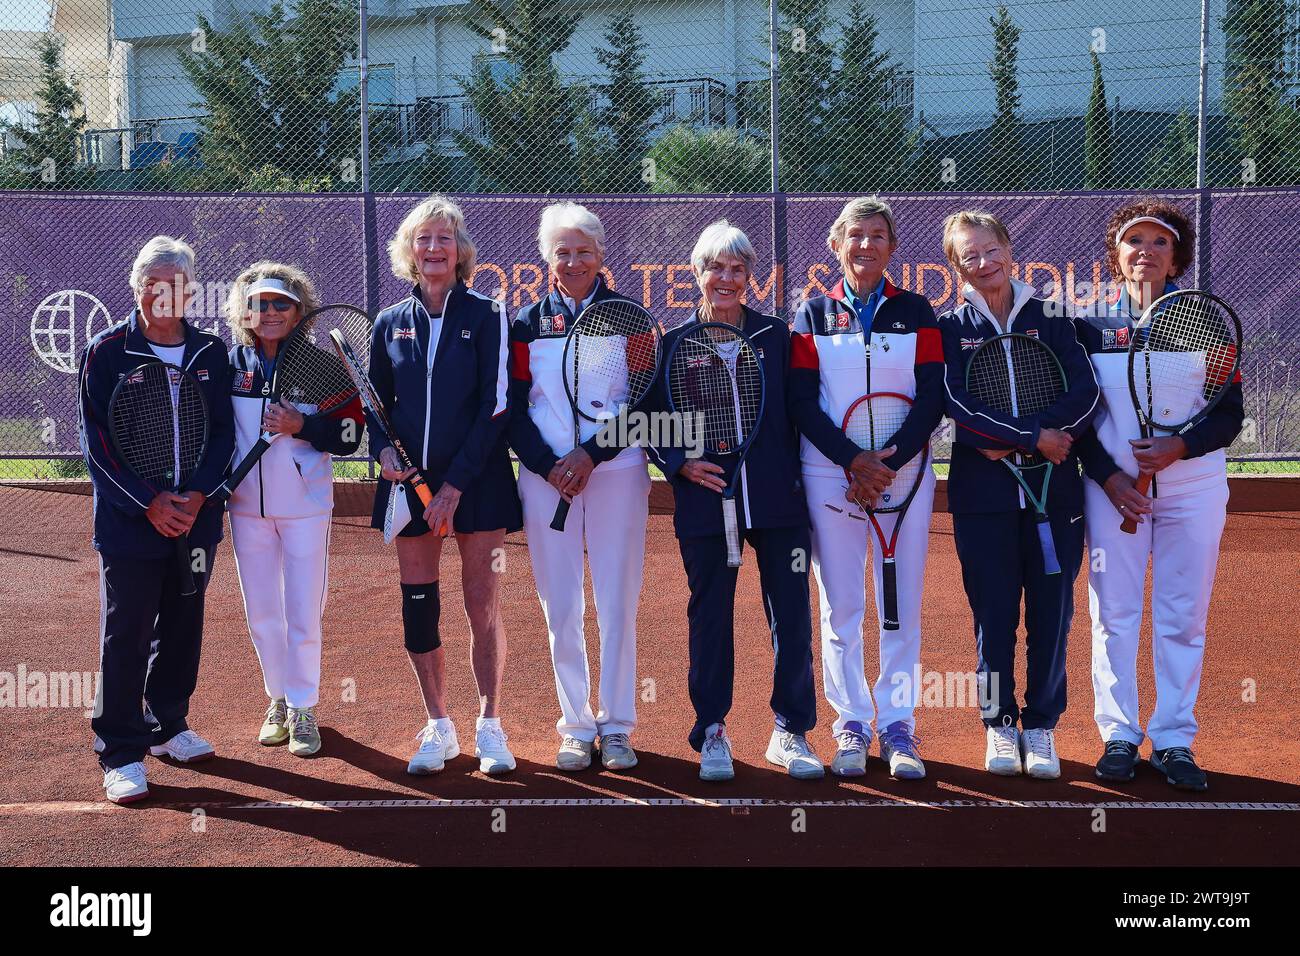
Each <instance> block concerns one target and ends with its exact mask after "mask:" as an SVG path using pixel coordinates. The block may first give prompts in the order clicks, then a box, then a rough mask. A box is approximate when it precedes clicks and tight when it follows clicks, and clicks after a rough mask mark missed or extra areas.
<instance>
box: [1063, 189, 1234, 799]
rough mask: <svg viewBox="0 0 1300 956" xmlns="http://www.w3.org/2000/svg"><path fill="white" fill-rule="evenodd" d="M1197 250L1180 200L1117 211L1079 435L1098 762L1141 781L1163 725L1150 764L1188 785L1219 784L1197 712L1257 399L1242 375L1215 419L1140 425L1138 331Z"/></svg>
mask: <svg viewBox="0 0 1300 956" xmlns="http://www.w3.org/2000/svg"><path fill="white" fill-rule="evenodd" d="M1195 249H1196V233H1195V230H1194V228H1193V226H1192V222H1191V220H1190V219H1189V218H1188V217H1187V215H1186V214H1185V213H1183V211H1182V210H1181V209H1179V208H1178V207H1177V206H1174V205H1173V204H1171V203H1168V202H1163V201H1159V200H1150V199H1144V200H1139V201H1137V202H1134V203H1130V204H1128V205H1127V206H1124V207H1123V208H1121V209H1118V210H1116V211H1115V213H1114V214H1113V215H1112V216H1111V218H1110V222H1109V224H1108V225H1107V227H1106V255H1107V258H1108V259H1109V264H1110V270H1111V274H1112V275H1113V276H1114V278H1115V281H1116V282H1118V283H1120V287H1119V289H1118V290H1117V292H1116V294H1115V295H1114V296H1112V297H1111V298H1110V299H1109V301H1104V302H1103V303H1102V307H1101V308H1100V309H1097V310H1094V313H1093V314H1090V315H1088V316H1086V317H1081V318H1079V319H1078V320H1077V321H1076V325H1077V327H1078V330H1079V338H1080V340H1081V341H1082V342H1083V343H1084V345H1085V346H1086V348H1087V349H1088V354H1089V356H1090V357H1091V359H1092V364H1093V368H1095V369H1096V371H1097V379H1098V380H1099V381H1100V383H1101V394H1102V403H1101V410H1100V411H1099V412H1098V414H1097V420H1096V422H1095V423H1094V430H1093V431H1091V432H1089V433H1088V434H1087V435H1086V436H1084V437H1083V438H1082V439H1080V441H1079V443H1078V447H1079V458H1080V460H1081V461H1082V462H1083V467H1084V474H1085V476H1086V477H1087V480H1086V481H1085V482H1084V500H1085V505H1086V508H1087V519H1086V523H1087V526H1088V547H1089V549H1090V551H1091V552H1093V553H1097V552H1098V551H1100V552H1101V553H1104V554H1105V556H1106V562H1105V565H1104V570H1103V566H1102V565H1100V564H1098V565H1096V566H1094V567H1091V568H1090V570H1089V576H1088V605H1089V609H1090V610H1091V612H1092V689H1093V695H1094V700H1095V707H1094V718H1095V720H1096V722H1097V730H1098V731H1099V732H1100V734H1101V738H1102V741H1103V744H1104V752H1103V753H1102V755H1101V758H1100V759H1099V760H1098V761H1097V767H1096V773H1097V776H1098V777H1100V778H1101V779H1102V780H1108V781H1112V782H1124V781H1128V780H1132V779H1133V777H1134V776H1135V774H1136V770H1137V766H1138V763H1139V757H1138V746H1139V745H1140V744H1141V743H1142V741H1143V738H1144V737H1150V738H1151V766H1152V767H1154V768H1155V769H1156V770H1158V771H1159V772H1161V773H1162V774H1164V776H1165V779H1166V780H1167V781H1168V782H1169V783H1170V784H1171V785H1173V786H1175V787H1177V788H1179V789H1181V790H1205V789H1208V787H1209V781H1208V779H1207V777H1206V775H1205V771H1204V770H1202V769H1201V768H1200V767H1199V766H1197V764H1196V758H1195V757H1194V756H1193V754H1192V743H1193V741H1194V740H1195V738H1196V731H1197V722H1196V715H1195V712H1194V711H1195V707H1196V697H1197V693H1198V692H1199V690H1200V686H1201V660H1202V657H1203V656H1204V654H1205V629H1206V618H1207V616H1208V615H1209V610H1210V595H1211V593H1212V591H1213V590H1214V574H1215V570H1216V568H1217V566H1218V560H1219V538H1220V537H1221V536H1222V534H1223V526H1224V522H1225V521H1226V520H1227V506H1228V480H1227V465H1226V453H1225V449H1226V448H1227V447H1228V446H1229V445H1231V444H1232V442H1233V440H1234V439H1235V438H1236V437H1237V433H1238V432H1240V431H1241V426H1242V423H1243V422H1244V420H1245V411H1244V408H1243V404H1242V392H1241V377H1240V375H1238V377H1237V380H1236V381H1235V382H1233V383H1232V384H1231V385H1230V386H1229V388H1228V391H1227V392H1226V393H1225V394H1224V396H1223V399H1222V400H1221V401H1220V402H1219V404H1218V405H1216V406H1215V408H1214V410H1213V411H1212V412H1211V413H1210V414H1209V416H1208V417H1207V418H1206V419H1205V421H1203V422H1201V423H1200V424H1199V425H1197V426H1195V427H1193V428H1191V429H1189V430H1188V431H1187V432H1186V433H1185V434H1183V435H1160V434H1157V436H1156V437H1154V438H1141V437H1139V436H1141V434H1142V432H1141V429H1140V427H1139V424H1138V420H1137V413H1136V412H1135V411H1134V410H1133V403H1132V400H1131V398H1130V396H1129V387H1128V338H1129V335H1130V334H1131V332H1132V329H1133V323H1134V321H1135V320H1136V319H1137V318H1139V317H1140V316H1141V315H1142V312H1143V311H1144V310H1145V309H1146V307H1147V306H1149V305H1150V304H1151V303H1152V302H1154V301H1155V300H1156V299H1158V298H1159V297H1160V296H1162V295H1164V294H1165V293H1167V292H1172V291H1174V288H1175V286H1174V285H1173V281H1174V280H1175V279H1178V278H1179V277H1181V276H1182V274H1183V272H1184V271H1185V270H1186V269H1187V267H1188V266H1189V265H1191V263H1192V257H1193V255H1194V253H1195ZM1156 400H1157V402H1159V401H1160V397H1159V396H1158V395H1157V397H1156ZM1139 474H1149V475H1152V476H1154V477H1153V479H1152V483H1151V495H1150V497H1148V496H1146V495H1143V494H1142V493H1141V492H1139V491H1138V490H1137V488H1136V487H1135V486H1134V481H1135V479H1136V478H1137V477H1138V475H1139ZM1129 517H1132V518H1134V519H1135V520H1136V521H1137V533H1136V534H1125V533H1124V532H1122V531H1121V530H1120V528H1119V526H1120V524H1121V523H1122V522H1123V521H1124V519H1126V518H1129ZM1148 564H1150V565H1151V582H1152V584H1151V619H1152V622H1151V623H1152V637H1151V644H1152V657H1153V658H1154V661H1155V685H1156V694H1155V703H1154V706H1153V707H1152V709H1151V714H1150V719H1149V721H1148V723H1147V726H1146V729H1145V730H1144V729H1143V727H1142V720H1141V716H1140V713H1139V709H1138V682H1137V655H1138V643H1139V640H1140V636H1141V631H1142V617H1143V614H1144V611H1145V602H1146V576H1147V565H1148Z"/></svg>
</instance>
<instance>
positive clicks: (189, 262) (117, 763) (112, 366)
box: [78, 236, 235, 803]
mask: <svg viewBox="0 0 1300 956" xmlns="http://www.w3.org/2000/svg"><path fill="white" fill-rule="evenodd" d="M130 283H131V291H132V292H133V293H134V297H135V308H134V309H132V311H131V314H130V315H129V316H127V318H126V320H125V321H122V322H119V323H117V324H116V325H113V326H111V327H110V328H108V329H105V330H104V331H103V332H101V333H100V334H99V335H97V336H95V337H94V339H92V340H91V342H90V345H89V346H88V347H87V349H86V354H85V355H84V356H83V357H82V360H81V368H80V370H79V374H78V382H79V387H80V397H81V423H80V424H81V450H82V454H84V455H85V457H86V464H87V467H88V469H89V471H90V480H91V483H92V484H93V485H94V486H95V536H94V546H95V550H96V551H98V552H99V564H100V569H99V570H100V596H101V601H100V607H101V614H102V617H101V621H100V659H99V660H100V674H101V680H100V686H99V694H98V698H97V701H96V712H95V716H94V718H93V719H92V720H91V722H90V725H91V727H92V728H93V729H94V731H95V750H96V752H97V753H98V755H99V763H100V768H101V769H102V770H103V771H104V792H105V796H106V797H107V798H108V799H109V800H110V801H112V802H114V803H131V802H133V801H136V800H143V799H144V798H146V797H148V796H149V784H148V780H147V778H146V773H145V766H144V757H145V754H146V753H151V754H153V755H154V756H155V757H169V758H170V759H172V760H175V761H177V762H179V763H192V762H194V761H198V760H205V759H207V758H209V757H211V756H212V755H213V753H214V751H213V747H212V745H211V744H210V743H208V742H207V741H206V740H204V739H203V738H202V737H200V736H199V735H198V734H197V733H195V732H194V731H193V730H191V729H190V727H189V723H188V721H187V717H188V715H189V707H190V696H191V695H192V694H193V693H194V688H195V685H196V684H197V681H198V675H199V655H200V652H201V649H202V644H203V609H204V594H205V592H206V590H207V586H208V581H209V580H211V576H212V562H213V560H214V559H215V557H216V550H217V544H218V543H219V542H220V541H221V534H222V517H221V515H222V509H221V508H219V507H209V508H205V507H203V505H204V502H205V501H206V500H207V497H208V496H209V495H211V494H212V493H213V492H214V491H216V490H217V488H218V487H219V486H220V485H221V482H222V479H223V478H224V476H225V471H226V468H227V467H229V465H230V459H231V455H232V453H233V451H234V445H235V430H234V424H233V422H232V420H231V413H230V364H229V362H228V361H227V360H226V347H225V344H224V343H223V342H222V341H221V339H220V338H218V337H217V336H215V335H212V334H210V333H208V332H201V331H199V330H198V329H197V328H195V327H194V326H192V325H190V324H189V323H188V322H187V321H186V319H185V313H186V309H187V307H188V305H189V303H190V301H191V300H192V299H193V297H194V293H195V289H196V285H195V281H194V250H193V249H191V248H190V246H189V245H188V244H187V243H186V242H184V241H183V240H180V239H176V238H173V237H172V236H155V237H154V238H153V239H150V240H149V241H148V242H147V243H146V244H145V246H144V248H143V249H141V250H140V254H139V255H138V256H136V260H135V263H134V264H133V265H132V266H131V276H130ZM158 362H166V363H168V364H171V365H175V366H177V367H179V368H183V369H185V370H186V371H188V372H189V373H190V374H191V375H193V376H194V379H195V380H196V381H197V383H198V386H199V388H200V389H201V390H202V391H203V394H204V397H205V398H206V399H207V406H208V418H209V424H208V428H209V431H208V446H207V450H206V453H205V455H204V458H203V460H202V461H201V462H200V463H199V465H198V467H197V469H196V470H195V472H194V474H193V476H192V477H191V478H190V480H189V482H188V483H187V485H186V487H185V488H184V489H183V490H182V491H181V492H180V493H179V494H173V493H172V491H171V489H170V488H157V487H154V486H153V485H152V484H150V483H149V482H146V481H144V480H143V479H140V478H137V477H136V476H135V475H133V474H132V473H131V472H130V471H129V470H128V469H127V468H126V466H125V465H124V463H123V462H121V461H119V460H118V456H117V453H116V452H115V451H114V444H113V441H112V438H111V428H110V423H109V414H108V406H109V402H110V401H111V399H112V395H113V390H114V388H115V387H116V386H117V383H118V381H119V380H120V379H121V378H122V377H123V376H125V375H127V374H129V373H130V372H132V371H133V370H134V369H136V368H137V367H138V366H140V365H144V364H153V363H158ZM183 534H188V535H189V546H190V554H191V567H192V569H193V571H194V583H195V586H196V587H197V591H196V593H194V594H192V595H189V596H183V595H182V594H181V581H180V577H181V575H180V572H179V570H178V569H177V562H176V549H175V542H174V540H173V539H174V538H177V537H179V536H180V535H183Z"/></svg>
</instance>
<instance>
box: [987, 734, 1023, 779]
mask: <svg viewBox="0 0 1300 956" xmlns="http://www.w3.org/2000/svg"><path fill="white" fill-rule="evenodd" d="M985 738H986V741H987V743H986V745H985V747H984V769H985V770H987V771H988V772H989V773H995V774H997V775H998V776H999V777H1016V776H1019V775H1020V774H1021V773H1022V772H1023V769H1024V768H1023V767H1022V766H1021V764H1020V731H1019V730H1018V729H1017V728H1015V727H1007V726H1001V727H989V728H988V730H987V731H986V732H985Z"/></svg>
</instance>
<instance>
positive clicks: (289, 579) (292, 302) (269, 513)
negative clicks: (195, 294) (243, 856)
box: [227, 262, 364, 757]
mask: <svg viewBox="0 0 1300 956" xmlns="http://www.w3.org/2000/svg"><path fill="white" fill-rule="evenodd" d="M317 304H318V299H317V296H316V292H315V289H314V288H313V287H312V284H311V281H310V280H309V279H308V278H307V276H306V275H305V274H304V273H303V272H302V270H300V269H298V268H296V267H294V266H291V265H286V264H283V263H275V262H259V263H256V264H254V265H252V266H250V267H249V268H247V269H245V270H244V271H243V272H242V273H241V274H240V275H239V277H238V278H237V279H236V280H235V285H234V288H233V289H232V290H231V294H230V298H229V300H228V304H227V318H228V321H229V325H230V328H231V332H232V334H233V336H234V339H235V345H234V347H233V348H232V349H231V352H230V362H231V369H232V386H231V403H232V405H233V406H234V412H235V440H236V449H235V461H237V462H238V461H241V460H242V459H243V457H244V456H245V455H246V454H247V453H248V451H249V449H251V448H252V447H253V445H254V444H255V443H256V442H257V439H258V437H259V435H260V434H261V432H262V430H263V428H266V429H269V430H270V431H273V432H277V433H279V437H278V438H277V439H276V440H275V441H273V442H272V443H271V446H270V448H268V449H267V451H266V453H265V454H263V455H262V457H261V459H260V460H259V461H258V463H257V465H256V466H255V467H254V468H253V470H252V471H251V472H249V474H248V476H247V477H246V478H245V479H244V480H243V481H242V482H241V483H240V484H239V486H238V487H237V488H236V489H235V491H234V493H233V494H232V495H231V498H230V505H229V512H230V532H231V539H232V542H233V546H234V551H235V563H236V565H237V566H238V570H239V584H240V588H241V590H242V591H243V594H244V612H245V614H246V615H247V617H248V630H249V633H250V635H251V636H252V639H253V647H254V648H256V650H257V658H258V661H259V662H260V663H261V665H262V679H263V683H264V685H265V689H266V695H267V697H269V698H270V705H269V706H268V707H267V710H266V716H265V717H264V719H263V723H262V728H261V730H260V732H259V734H258V741H259V742H260V743H262V744H264V745H267V746H273V745H276V744H282V743H284V742H285V741H286V740H287V741H288V742H289V752H290V753H292V754H294V755H295V756H300V757H308V756H311V755H312V754H314V753H316V752H317V751H318V750H320V746H321V741H320V730H319V727H318V725H317V720H316V706H317V704H318V703H319V701H320V667H321V615H322V614H323V613H324V610H325V593H326V589H327V579H328V574H329V539H330V518H331V515H332V513H333V510H334V499H333V494H334V491H333V481H334V479H333V463H332V455H336V454H350V453H352V452H354V451H355V450H356V449H357V446H358V445H359V444H360V442H361V433H362V430H363V428H364V424H363V418H362V414H361V409H360V405H359V403H357V402H353V403H352V404H351V405H349V406H346V407H344V408H342V409H338V410H335V411H333V412H329V413H318V412H316V410H315V408H314V407H313V406H306V405H292V404H290V403H288V402H287V401H285V400H283V399H282V400H281V401H280V402H279V403H276V404H272V403H271V402H270V400H269V398H267V394H269V391H270V390H269V388H265V386H267V385H268V383H269V382H270V381H271V379H272V377H273V375H274V374H275V362H276V359H277V356H278V353H279V348H280V345H281V343H283V341H284V339H285V338H286V337H287V336H288V335H289V333H290V332H292V331H293V328H294V326H296V325H297V323H298V322H300V321H301V320H302V318H303V317H304V316H305V315H306V314H308V313H309V312H311V311H312V309H314V308H315V307H316V306H317Z"/></svg>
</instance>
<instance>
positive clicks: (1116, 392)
mask: <svg viewBox="0 0 1300 956" xmlns="http://www.w3.org/2000/svg"><path fill="white" fill-rule="evenodd" d="M1175 289H1176V287H1175V286H1174V285H1173V284H1172V283H1171V284H1169V285H1167V286H1165V290H1164V291H1165V293H1169V292H1173V291H1175ZM1133 311H1134V310H1133V304H1132V301H1131V299H1130V298H1129V294H1128V290H1127V289H1126V288H1122V289H1121V290H1120V292H1119V293H1118V294H1117V295H1116V296H1115V297H1114V298H1113V299H1111V301H1110V302H1108V303H1107V306H1106V309H1105V311H1104V312H1103V313H1102V314H1099V315H1089V316H1085V317H1080V318H1077V319H1075V323H1074V324H1075V328H1076V329H1077V331H1078V335H1079V341H1080V342H1082V343H1083V347H1084V348H1085V349H1086V350H1087V352H1088V358H1089V359H1090V360H1091V362H1092V367H1093V370H1094V371H1095V372H1096V374H1097V381H1098V383H1099V384H1100V386H1101V407H1100V408H1099V409H1098V411H1097V417H1096V418H1095V419H1094V421H1093V428H1092V431H1090V432H1088V433H1087V434H1086V435H1084V436H1082V437H1081V438H1080V439H1079V441H1077V442H1076V443H1075V450H1076V451H1077V452H1078V453H1079V460H1080V461H1081V462H1083V470H1084V474H1086V475H1087V476H1088V477H1089V478H1090V479H1091V480H1093V481H1095V482H1097V484H1105V483H1106V479H1107V478H1109V477H1110V476H1111V475H1113V474H1114V473H1115V472H1116V471H1120V470H1123V471H1124V472H1125V473H1126V474H1128V476H1129V477H1130V478H1136V477H1137V474H1138V467H1137V460H1136V459H1135V458H1134V457H1133V446H1131V445H1130V444H1129V439H1130V438H1140V437H1141V435H1142V426H1141V424H1140V423H1139V422H1138V417H1137V411H1136V410H1135V409H1134V408H1133V399H1132V395H1131V394H1130V391H1129V384H1128V347H1129V336H1130V334H1131V333H1132V330H1133V323H1134V320H1135V318H1137V317H1136V316H1135V315H1134V314H1133ZM1155 398H1156V401H1157V402H1160V398H1161V396H1160V393H1159V391H1157V392H1156V395H1155ZM1168 401H1169V402H1170V403H1173V402H1183V401H1185V399H1184V398H1182V397H1180V396H1176V395H1175V396H1169V398H1168ZM1245 417H1246V412H1245V404H1244V398H1243V396H1242V388H1241V373H1240V372H1238V373H1237V375H1236V378H1234V380H1233V382H1232V384H1231V385H1229V386H1228V390H1227V391H1226V392H1225V393H1224V395H1223V398H1222V399H1220V401H1219V404H1217V405H1216V406H1214V410H1213V411H1211V412H1210V414H1209V415H1208V416H1207V417H1206V419H1205V421H1203V422H1201V423H1200V424H1198V425H1194V426H1193V427H1192V428H1189V429H1188V430H1187V432H1186V433H1185V434H1184V435H1183V436H1182V438H1183V441H1185V442H1186V443H1187V454H1186V455H1184V456H1183V458H1182V460H1181V461H1176V462H1174V463H1173V464H1171V465H1170V466H1169V467H1168V468H1166V469H1164V470H1163V471H1161V472H1160V473H1159V474H1158V475H1156V476H1155V479H1154V480H1153V481H1152V484H1151V492H1150V493H1151V495H1153V496H1158V497H1170V496H1172V495H1181V494H1188V493H1191V492H1194V491H1200V490H1202V489H1203V488H1206V487H1213V486H1216V485H1220V486H1221V485H1222V484H1223V483H1224V482H1225V481H1227V457H1226V451H1225V449H1227V447H1228V446H1229V445H1231V444H1232V443H1233V441H1235V440H1236V438H1237V435H1238V433H1239V432H1240V431H1241V426H1242V424H1243V423H1244V422H1245ZM1155 434H1156V435H1157V436H1160V435H1164V434H1166V433H1165V432H1161V431H1156V433H1155Z"/></svg>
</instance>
